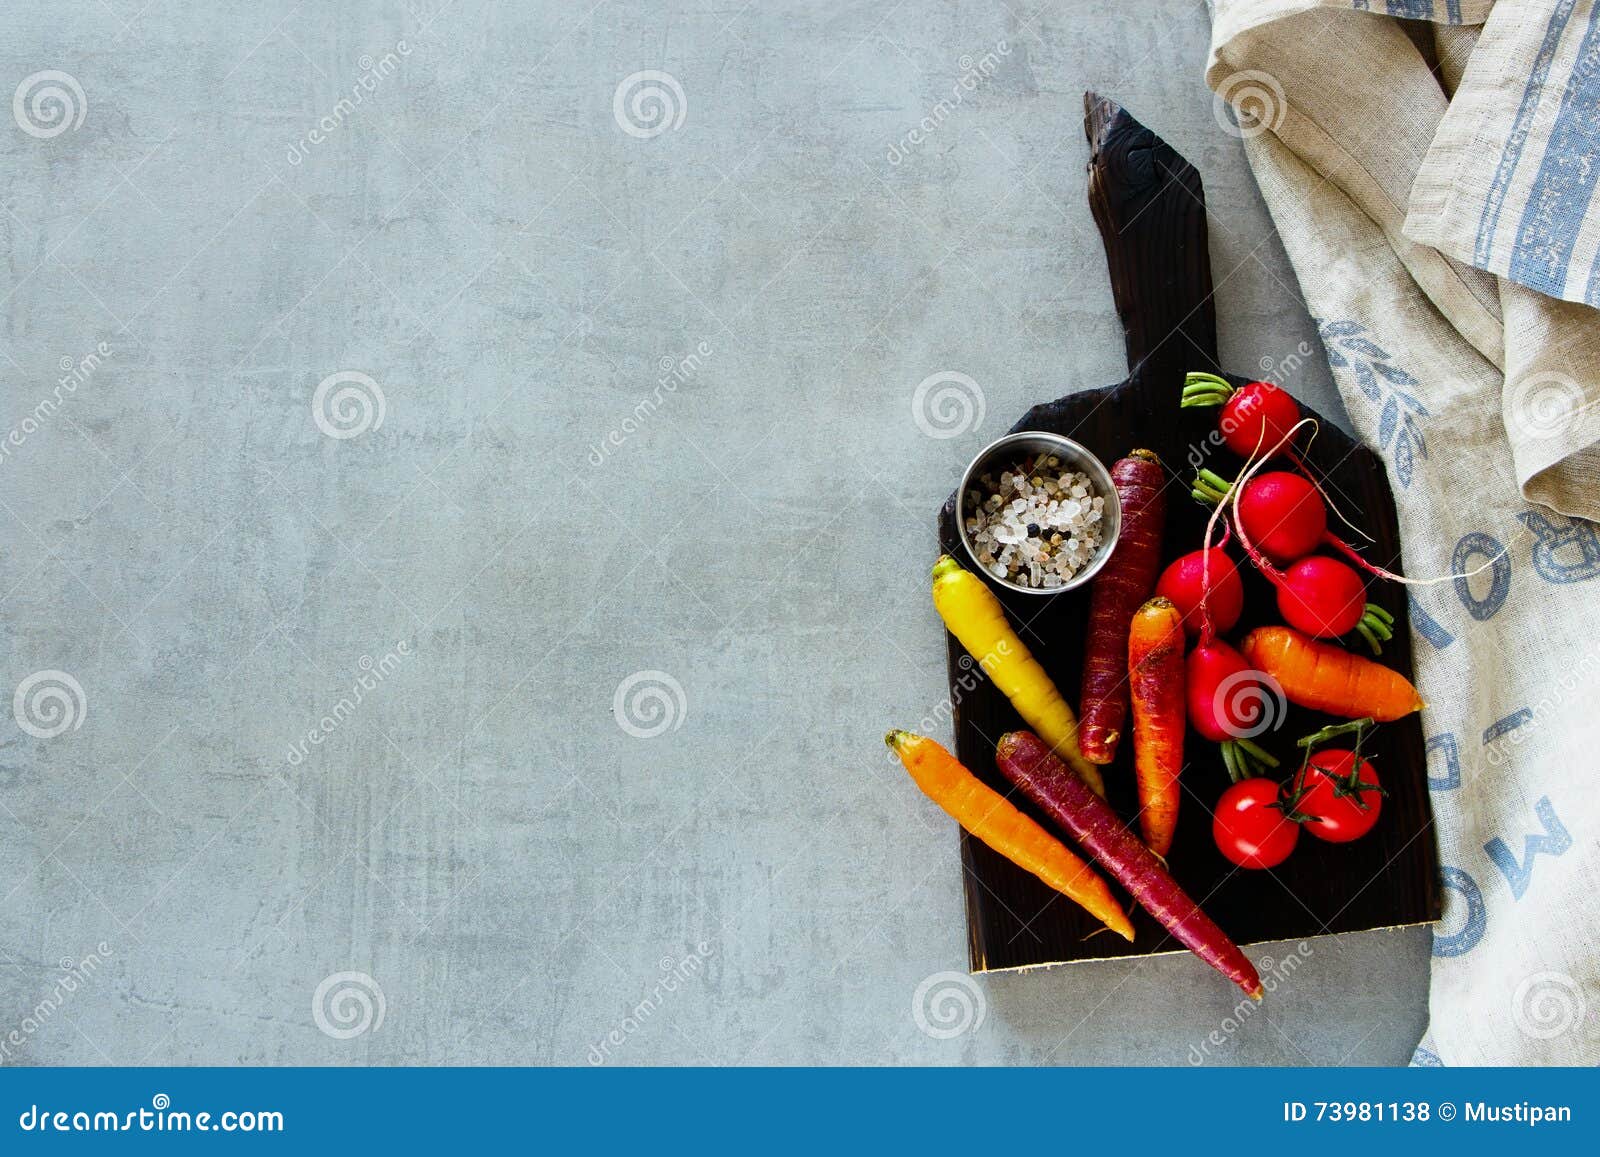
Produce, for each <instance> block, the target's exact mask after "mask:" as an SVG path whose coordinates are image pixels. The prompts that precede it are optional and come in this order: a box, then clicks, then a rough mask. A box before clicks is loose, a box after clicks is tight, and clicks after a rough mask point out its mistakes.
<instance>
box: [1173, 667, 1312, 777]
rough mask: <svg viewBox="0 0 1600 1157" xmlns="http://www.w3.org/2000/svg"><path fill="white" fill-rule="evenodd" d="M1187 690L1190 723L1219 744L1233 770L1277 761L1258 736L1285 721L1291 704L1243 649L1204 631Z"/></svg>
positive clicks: (1238, 772)
mask: <svg viewBox="0 0 1600 1157" xmlns="http://www.w3.org/2000/svg"><path fill="white" fill-rule="evenodd" d="M1183 693H1184V703H1185V706H1186V707H1187V708H1188V714H1189V725H1190V726H1191V727H1193V728H1194V729H1195V730H1196V731H1198V732H1199V733H1200V734H1201V735H1203V736H1204V737H1205V738H1207V739H1209V740H1211V741H1212V742H1213V743H1216V744H1218V745H1219V746H1220V748H1221V754H1222V762H1223V765H1224V766H1226V767H1227V769H1228V774H1229V775H1231V776H1233V777H1234V778H1235V779H1238V778H1242V777H1244V776H1247V775H1250V774H1252V771H1253V768H1255V767H1257V766H1260V767H1277V766H1278V761H1277V759H1275V758H1274V757H1273V756H1272V755H1271V754H1270V753H1269V752H1267V751H1264V750H1262V748H1261V747H1259V746H1258V745H1257V744H1255V743H1254V742H1253V740H1254V738H1255V737H1256V736H1257V735H1260V734H1262V733H1263V732H1265V731H1268V730H1271V729H1273V728H1276V727H1277V726H1278V725H1279V724H1280V723H1282V722H1283V713H1284V711H1285V710H1286V707H1287V704H1285V703H1284V701H1283V696H1282V694H1281V693H1280V692H1278V691H1277V690H1276V689H1275V688H1273V687H1270V686H1268V685H1267V684H1265V683H1264V682H1263V681H1262V676H1261V672H1260V671H1257V670H1256V669H1255V668H1253V667H1251V666H1250V663H1249V660H1247V659H1246V658H1245V657H1244V656H1243V655H1241V654H1240V653H1239V652H1238V651H1235V650H1234V649H1233V648H1232V647H1230V646H1228V644H1226V643H1223V642H1219V641H1218V640H1216V639H1208V638H1205V637H1204V636H1202V637H1201V639H1200V642H1199V643H1197V644H1196V645H1195V648H1194V650H1192V651H1190V652H1189V658H1188V660H1187V661H1186V662H1185V664H1184V680H1183Z"/></svg>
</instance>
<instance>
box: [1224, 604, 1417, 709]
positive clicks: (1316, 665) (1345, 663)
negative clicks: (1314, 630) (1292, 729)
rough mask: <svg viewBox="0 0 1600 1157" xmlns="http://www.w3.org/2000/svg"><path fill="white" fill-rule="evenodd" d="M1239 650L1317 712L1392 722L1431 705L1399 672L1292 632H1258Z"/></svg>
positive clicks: (1290, 695) (1287, 692) (1296, 700)
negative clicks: (1365, 716)
mask: <svg viewBox="0 0 1600 1157" xmlns="http://www.w3.org/2000/svg"><path fill="white" fill-rule="evenodd" d="M1239 649H1240V651H1242V652H1243V654H1244V657H1245V659H1247V660H1248V661H1249V663H1250V665H1251V666H1252V667H1255V668H1257V669H1258V670H1261V671H1264V672H1266V673H1267V674H1268V675H1271V676H1272V677H1273V678H1274V679H1276V680H1277V681H1278V686H1280V687H1282V688H1283V693H1284V695H1285V696H1286V697H1287V698H1288V700H1289V702H1291V703H1298V704H1299V705H1300V706H1302V707H1310V708H1311V709H1312V710H1314V711H1326V712H1327V713H1328V714H1329V715H1343V716H1344V717H1345V718H1347V719H1359V718H1361V717H1362V716H1364V715H1370V716H1372V717H1373V718H1374V719H1376V720H1378V721H1379V722H1380V723H1388V722H1390V721H1392V720H1395V719H1399V718H1401V717H1402V716H1405V715H1410V714H1411V713H1412V712H1413V711H1420V710H1422V708H1423V707H1424V706H1425V704H1424V703H1423V702H1422V697H1421V696H1420V695H1418V694H1417V689H1416V688H1415V687H1413V686H1412V685H1411V681H1410V680H1408V679H1407V678H1406V677H1405V676H1404V675H1402V674H1400V673H1399V672H1398V671H1391V670H1390V669H1389V668H1388V667H1385V666H1383V665H1381V664H1379V663H1374V662H1373V661H1372V660H1371V659H1364V658H1362V657H1361V656H1360V655H1355V654H1352V653H1351V652H1349V651H1346V650H1344V649H1343V648H1342V647H1337V646H1335V645H1334V644H1332V643H1323V642H1318V641H1317V640H1315V639H1311V638H1308V637H1306V636H1305V635H1302V634H1301V633H1300V632H1299V631H1296V630H1292V629H1291V628H1289V627H1257V628H1256V629H1255V630H1253V631H1251V632H1250V633H1249V634H1248V635H1246V636H1245V637H1244V643H1243V644H1242V645H1241V646H1240V648H1239Z"/></svg>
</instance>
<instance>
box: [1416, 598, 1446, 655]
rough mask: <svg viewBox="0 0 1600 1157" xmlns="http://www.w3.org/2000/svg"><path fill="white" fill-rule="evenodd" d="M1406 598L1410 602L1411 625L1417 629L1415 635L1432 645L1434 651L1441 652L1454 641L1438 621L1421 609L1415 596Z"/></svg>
mask: <svg viewBox="0 0 1600 1157" xmlns="http://www.w3.org/2000/svg"><path fill="white" fill-rule="evenodd" d="M1407 598H1409V599H1410V601H1411V625H1412V626H1413V627H1415V628H1416V629H1417V634H1419V635H1421V636H1422V637H1423V638H1424V639H1426V640H1428V642H1430V643H1432V644H1433V649H1434V650H1436V651H1442V650H1444V649H1445V648H1446V647H1448V646H1449V645H1450V644H1451V643H1453V642H1455V641H1456V637H1455V636H1454V635H1452V634H1451V633H1450V632H1449V631H1447V630H1445V629H1444V626H1443V625H1442V624H1441V623H1440V622H1439V620H1437V619H1435V618H1434V617H1433V616H1432V615H1430V614H1429V613H1428V612H1427V611H1425V610H1423V609H1422V604H1421V603H1419V602H1417V596H1416V595H1408V596H1407Z"/></svg>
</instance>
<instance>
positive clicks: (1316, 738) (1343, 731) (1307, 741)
mask: <svg viewBox="0 0 1600 1157" xmlns="http://www.w3.org/2000/svg"><path fill="white" fill-rule="evenodd" d="M1372 722H1373V720H1372V716H1370V715H1368V716H1365V717H1364V718H1361V719H1352V720H1350V721H1349V722H1348V723H1330V724H1328V726H1326V727H1324V728H1323V729H1322V730H1321V731H1314V732H1312V733H1311V734H1310V735H1307V736H1303V737H1302V738H1300V739H1297V740H1295V741H1294V745H1295V746H1296V747H1303V748H1305V749H1306V750H1307V751H1310V750H1311V749H1312V748H1313V747H1315V746H1316V745H1317V744H1319V743H1326V742H1328V740H1330V739H1337V738H1338V737H1339V736H1341V735H1349V734H1350V733H1351V732H1352V731H1354V732H1356V733H1357V735H1358V736H1359V735H1360V733H1361V732H1363V731H1365V730H1366V729H1367V728H1369V727H1371V726H1372ZM1356 742H1357V745H1358V746H1359V744H1360V739H1359V738H1358V739H1357V740H1356Z"/></svg>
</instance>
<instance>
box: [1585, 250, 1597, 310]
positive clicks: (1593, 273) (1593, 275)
mask: <svg viewBox="0 0 1600 1157" xmlns="http://www.w3.org/2000/svg"><path fill="white" fill-rule="evenodd" d="M1583 300H1584V302H1585V303H1587V304H1589V305H1600V250H1596V251H1595V255H1594V264H1593V265H1591V266H1589V286H1588V288H1587V289H1585V290H1584V291H1583Z"/></svg>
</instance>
